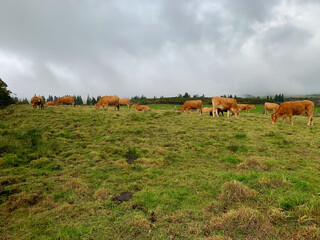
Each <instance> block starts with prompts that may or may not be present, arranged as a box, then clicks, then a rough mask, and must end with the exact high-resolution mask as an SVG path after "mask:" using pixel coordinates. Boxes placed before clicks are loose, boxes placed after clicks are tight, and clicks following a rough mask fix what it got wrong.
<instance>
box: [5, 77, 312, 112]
mask: <svg viewBox="0 0 320 240" xmlns="http://www.w3.org/2000/svg"><path fill="white" fill-rule="evenodd" d="M11 94H12V92H11V91H10V90H8V89H7V84H6V83H5V82H4V81H2V79H0V107H3V106H7V105H10V104H13V103H16V102H22V103H27V104H29V101H28V99H27V98H24V99H18V98H17V97H11ZM221 97H229V98H235V99H236V100H237V102H238V103H249V104H264V102H266V101H269V102H277V103H281V102H284V101H285V97H284V94H283V93H280V94H276V95H275V96H274V97H272V96H266V97H263V98H261V97H259V96H258V97H255V96H253V95H246V97H244V98H240V97H237V96H236V95H232V94H228V95H227V94H224V95H221ZM42 98H43V100H44V102H49V101H56V100H58V99H59V97H57V96H52V95H49V96H48V97H47V98H46V97H44V96H42ZM100 98H101V96H97V97H93V96H89V95H88V96H87V99H86V101H83V100H82V97H81V95H78V96H74V100H75V104H76V105H84V104H86V105H94V104H96V103H97V102H98V101H99V99H100ZM195 99H200V100H202V102H203V103H204V104H205V105H210V104H211V97H205V96H204V94H203V95H202V96H200V95H199V94H194V95H191V94H189V93H188V92H185V93H184V94H178V95H177V96H176V97H163V96H161V97H159V98H157V97H155V96H154V97H153V98H147V97H145V96H144V95H141V96H140V97H139V96H134V97H132V98H131V100H132V102H133V103H139V104H183V103H184V102H185V101H186V100H195ZM289 99H292V98H288V99H286V100H289ZM316 102H318V101H317V100H316Z"/></svg>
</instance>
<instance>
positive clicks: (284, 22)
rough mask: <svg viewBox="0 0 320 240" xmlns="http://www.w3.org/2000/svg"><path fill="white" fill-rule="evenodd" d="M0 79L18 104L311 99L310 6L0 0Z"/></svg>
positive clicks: (257, 1) (319, 61)
mask: <svg viewBox="0 0 320 240" xmlns="http://www.w3.org/2000/svg"><path fill="white" fill-rule="evenodd" d="M0 78H1V79H2V80H3V81H5V82H6V83H7V84H8V89H9V90H11V91H12V92H14V93H16V94H17V96H18V97H19V98H22V97H28V98H30V97H32V96H33V95H34V94H37V95H44V96H48V95H49V94H50V95H56V96H63V95H82V96H83V97H86V96H87V95H88V94H90V95H91V96H98V95H114V94H116V95H118V96H119V97H132V96H135V95H138V96H141V95H142V94H143V95H145V96H147V97H153V96H157V97H160V96H162V95H163V96H177V95H178V94H179V93H181V94H184V93H185V92H188V93H190V94H197V93H198V94H200V95H202V94H205V96H208V97H210V96H216V95H221V94H236V95H238V96H240V95H241V94H253V95H256V96H257V95H275V94H276V93H280V92H283V93H285V94H311V93H320V2H319V1H318V0H314V1H312V0H291V1H279V0H215V1H212V0H208V1H206V0H203V1H200V0H140V1H134V0H127V1H122V0H114V1H108V0H87V1H86V0H0Z"/></svg>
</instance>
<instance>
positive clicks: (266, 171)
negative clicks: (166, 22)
mask: <svg viewBox="0 0 320 240" xmlns="http://www.w3.org/2000/svg"><path fill="white" fill-rule="evenodd" d="M151 107H152V111H151V112H150V113H149V112H147V113H141V112H134V111H133V109H131V110H130V111H128V110H127V109H126V108H125V107H123V108H121V110H120V111H114V110H110V111H102V110H100V111H95V110H94V108H93V107H92V106H77V107H75V108H73V107H71V106H59V107H51V108H50V107H46V108H45V110H38V109H37V110H33V109H32V108H31V106H29V105H19V106H10V107H8V108H7V109H6V110H5V111H2V112H1V114H0V140H1V141H0V223H1V224H0V239H59V238H60V239H248V238H249V239H255V238H257V239H319V238H320V228H319V225H320V185H319V182H320V175H319V170H320V158H319V148H320V135H319V131H320V121H319V118H318V117H315V120H314V122H315V124H314V126H310V127H307V125H306V124H307V117H305V116H295V117H294V123H295V125H294V126H291V125H290V124H289V123H288V121H287V124H285V125H282V124H280V121H278V123H277V124H274V125H273V124H271V121H270V115H269V116H265V115H263V114H261V112H262V106H257V109H255V110H254V111H252V112H250V113H248V114H246V113H242V112H241V114H240V116H239V118H235V117H231V118H230V119H227V118H226V117H221V118H212V117H210V116H209V115H208V114H206V115H205V114H203V115H200V114H199V113H197V112H192V113H190V114H181V113H180V112H178V111H177V110H176V109H177V108H178V107H179V106H171V105H155V106H154V105H152V106H151ZM317 111H319V109H317Z"/></svg>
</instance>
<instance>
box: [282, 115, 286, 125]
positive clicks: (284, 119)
mask: <svg viewBox="0 0 320 240" xmlns="http://www.w3.org/2000/svg"><path fill="white" fill-rule="evenodd" d="M286 117H287V116H284V117H283V118H282V124H285V122H286Z"/></svg>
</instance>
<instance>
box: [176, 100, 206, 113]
mask: <svg viewBox="0 0 320 240" xmlns="http://www.w3.org/2000/svg"><path fill="white" fill-rule="evenodd" d="M190 109H199V110H200V114H202V101H201V100H189V101H185V102H184V104H183V105H182V107H181V108H180V109H179V110H180V111H181V112H184V111H187V113H189V112H190Z"/></svg>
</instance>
